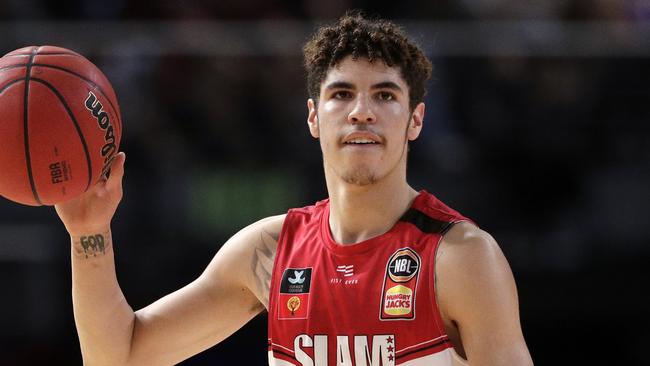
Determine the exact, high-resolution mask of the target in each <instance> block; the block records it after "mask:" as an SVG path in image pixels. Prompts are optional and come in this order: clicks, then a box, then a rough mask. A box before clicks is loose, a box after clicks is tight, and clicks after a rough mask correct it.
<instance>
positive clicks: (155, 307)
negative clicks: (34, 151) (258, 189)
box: [56, 154, 284, 366]
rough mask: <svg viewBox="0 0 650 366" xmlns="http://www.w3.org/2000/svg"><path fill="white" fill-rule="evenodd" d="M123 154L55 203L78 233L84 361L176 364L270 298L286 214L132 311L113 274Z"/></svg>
mask: <svg viewBox="0 0 650 366" xmlns="http://www.w3.org/2000/svg"><path fill="white" fill-rule="evenodd" d="M124 159H125V157H124V155H123V154H120V155H118V156H117V157H116V159H115V160H114V162H113V163H112V167H111V177H110V178H109V179H108V180H107V181H104V182H100V183H98V184H97V185H96V186H95V187H93V188H92V189H91V190H90V191H89V192H87V193H86V194H84V195H82V196H81V197H79V198H78V199H75V200H73V201H71V202H67V203H65V204H61V205H57V207H56V209H57V213H58V214H59V216H60V217H61V219H62V221H63V222H64V224H65V226H66V229H67V230H68V232H69V233H70V235H71V238H72V270H73V273H72V279H73V305H74V315H75V322H76V325H77V331H78V334H79V340H80V344H81V350H82V354H83V359H84V364H87V365H91V366H94V365H173V364H176V363H178V362H180V361H181V360H183V359H186V358H188V357H191V356H192V355H194V354H196V353H199V352H201V351H202V350H204V349H206V348H209V347H210V346H212V345H214V344H216V343H218V342H220V341H221V340H223V339H224V338H226V337H228V336H229V335H230V334H232V333H233V332H234V331H236V330H237V329H239V328H240V327H241V326H242V325H244V324H245V323H246V322H248V321H249V320H250V319H251V318H253V317H254V316H255V315H256V314H258V313H259V312H260V311H261V310H262V309H263V308H264V306H263V305H262V304H267V303H268V287H269V283H270V277H271V269H272V267H273V258H274V256H275V251H276V247H277V238H278V236H279V232H280V230H281V227H282V223H283V221H284V216H276V217H272V218H268V219H265V220H261V221H259V222H257V223H255V224H252V225H250V226H249V227H247V228H245V229H243V230H241V231H240V232H239V233H237V234H236V235H235V236H233V237H232V238H231V239H230V240H228V242H226V244H225V245H224V246H223V247H222V248H221V249H220V250H219V252H218V253H217V254H216V255H215V257H214V259H213V260H212V262H211V263H210V264H209V265H208V267H207V268H206V270H205V271H204V273H203V274H202V275H201V276H200V277H199V278H198V279H196V280H195V281H193V282H192V283H190V284H189V285H187V286H185V287H183V288H181V289H180V290H178V291H176V292H174V293H172V294H170V295H167V296H165V297H163V298H162V299H160V300H158V301H156V302H154V303H153V304H151V305H149V306H147V307H145V308H144V309H142V310H139V311H137V312H133V310H132V308H131V307H130V306H129V304H128V303H127V301H126V299H125V298H124V295H123V294H122V291H121V289H120V286H119V284H118V281H117V278H116V275H115V263H114V259H113V242H112V238H111V234H110V221H111V219H112V217H113V214H114V212H115V210H116V208H117V205H118V204H119V202H120V200H121V198H122V183H121V181H122V176H123V174H124Z"/></svg>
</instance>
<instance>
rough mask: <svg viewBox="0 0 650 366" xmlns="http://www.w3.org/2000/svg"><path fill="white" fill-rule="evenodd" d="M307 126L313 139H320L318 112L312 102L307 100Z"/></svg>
mask: <svg viewBox="0 0 650 366" xmlns="http://www.w3.org/2000/svg"><path fill="white" fill-rule="evenodd" d="M307 112H308V113H309V114H308V115H307V125H308V126H309V132H310V133H311V135H312V136H313V137H314V138H318V137H320V131H319V129H318V111H317V109H316V103H314V100H313V99H311V98H309V99H308V100H307Z"/></svg>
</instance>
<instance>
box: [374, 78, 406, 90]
mask: <svg viewBox="0 0 650 366" xmlns="http://www.w3.org/2000/svg"><path fill="white" fill-rule="evenodd" d="M372 89H391V90H395V91H399V92H401V91H402V88H401V87H400V86H399V85H397V83H394V82H392V81H383V82H381V83H377V84H373V85H372Z"/></svg>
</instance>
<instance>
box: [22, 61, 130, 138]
mask: <svg viewBox="0 0 650 366" xmlns="http://www.w3.org/2000/svg"><path fill="white" fill-rule="evenodd" d="M34 66H38V67H47V68H50V69H55V70H61V71H64V72H67V73H69V74H72V75H74V76H76V77H78V78H79V79H81V80H83V81H85V82H87V83H88V84H90V85H92V86H93V87H94V88H96V89H97V90H99V92H100V93H101V94H102V96H104V98H105V99H106V100H107V101H108V104H110V106H111V109H112V110H113V114H114V115H115V117H117V123H118V124H119V128H120V135H121V134H122V116H121V115H120V113H118V111H117V109H116V108H115V106H114V105H113V102H111V98H109V97H107V96H106V93H105V92H104V90H103V89H102V88H100V87H99V85H97V84H96V83H95V82H93V81H92V80H90V79H88V78H86V77H84V76H83V75H80V74H78V73H76V72H74V71H72V70H70V69H66V68H65V67H61V66H55V65H48V64H38V63H36V64H34Z"/></svg>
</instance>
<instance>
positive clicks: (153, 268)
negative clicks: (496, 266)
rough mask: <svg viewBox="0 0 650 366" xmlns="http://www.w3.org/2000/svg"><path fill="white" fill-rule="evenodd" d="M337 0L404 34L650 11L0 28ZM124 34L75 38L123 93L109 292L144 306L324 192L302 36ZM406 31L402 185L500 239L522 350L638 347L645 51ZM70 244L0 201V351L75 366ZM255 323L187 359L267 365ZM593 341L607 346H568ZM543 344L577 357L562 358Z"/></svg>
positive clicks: (601, 5) (612, 356)
mask: <svg viewBox="0 0 650 366" xmlns="http://www.w3.org/2000/svg"><path fill="white" fill-rule="evenodd" d="M348 8H364V9H367V10H368V12H369V13H376V14H379V15H382V16H385V17H389V18H391V19H397V20H400V21H401V22H402V24H404V25H405V28H406V30H407V32H409V31H413V29H415V28H416V27H415V26H414V27H409V24H417V25H418V26H421V25H422V24H429V23H431V24H436V23H438V22H444V23H453V24H458V25H461V26H462V25H463V24H465V23H464V22H466V23H467V24H472V22H476V21H490V22H495V24H499V22H509V21H521V22H524V23H525V22H531V23H534V22H538V21H547V22H549V21H550V22H555V23H559V24H575V23H576V22H579V23H584V22H587V23H589V24H594V25H598V24H605V25H606V24H610V23H612V22H613V23H620V24H635V25H636V27H635V28H634V29H647V28H648V26H650V1H647V0H629V1H614V0H572V1H560V0H549V1H530V0H526V1H513V0H462V1H451V0H441V1H413V2H410V1H404V2H396V1H394V2H371V1H352V0H347V1H346V0H331V1H318V0H309V1H304V2H301V3H299V4H295V3H294V2H290V1H280V0H268V1H259V0H257V1H253V0H248V1H237V2H222V1H196V2H192V4H188V3H185V2H177V1H169V0H162V1H157V2H145V1H126V0H117V1H111V2H99V1H93V0H76V1H69V2H59V3H56V2H48V1H43V0H0V27H9V28H10V27H11V25H12V24H14V23H15V22H36V23H33V24H37V22H39V21H47V22H54V23H55V24H59V23H57V22H61V23H60V24H68V23H69V24H73V25H74V24H75V22H77V21H83V22H87V21H94V20H97V21H102V22H107V23H106V24H107V25H109V24H110V25H111V26H115V24H117V26H118V27H119V26H120V25H119V24H124V26H125V27H126V26H128V25H132V24H136V23H139V22H144V23H146V22H150V21H160V20H165V21H190V22H191V21H207V22H215V23H218V24H222V25H224V26H225V27H228V25H229V24H237V26H238V27H246V26H247V25H251V26H252V25H254V24H255V23H257V22H260V21H267V20H273V21H278V22H280V24H284V23H282V22H286V24H287V26H293V25H294V23H292V22H296V21H297V22H301V23H300V24H306V25H307V30H309V29H312V26H313V24H315V23H318V22H322V21H326V20H328V19H333V18H336V17H338V16H339V15H340V14H342V13H343V12H344V11H345V9H348ZM122 21H124V23H121V22H122ZM229 22H233V23H229ZM26 24H32V23H26ZM102 24H103V23H102ZM301 29H302V28H301ZM593 29H594V31H600V30H606V29H608V28H606V27H604V26H603V27H602V28H599V27H597V26H596V27H594V28H593ZM120 34H121V35H122V36H125V35H128V34H129V33H128V32H125V33H120ZM307 34H308V33H305V34H304V35H303V34H301V36H304V37H306V36H307ZM130 36H131V37H132V39H131V40H128V41H127V42H125V43H126V44H129V48H127V49H126V51H124V52H121V53H119V54H116V55H110V54H107V53H106V52H101V44H99V45H96V47H94V48H88V49H80V50H78V51H80V52H82V53H84V54H86V55H87V56H88V57H89V58H90V59H91V60H92V61H94V62H96V63H97V64H98V65H99V66H100V67H101V68H102V69H103V70H104V71H105V73H106V74H107V76H108V77H109V79H110V80H111V81H112V82H113V85H114V87H115V90H116V92H117V94H118V98H119V101H120V105H121V109H122V115H123V120H124V126H125V133H124V136H123V144H122V150H124V151H126V153H127V162H126V166H127V167H126V176H125V182H124V184H125V197H124V200H123V202H122V205H121V207H120V209H119V211H118V214H117V216H116V218H115V221H114V227H113V231H114V234H113V235H114V238H115V241H116V244H115V246H116V253H117V266H118V276H119V277H120V280H121V283H122V288H123V289H124V292H125V293H126V295H127V299H129V300H130V302H131V304H132V306H133V307H134V308H139V307H142V306H145V305H146V304H148V303H150V302H151V301H153V300H155V299H157V298H158V297H160V296H162V295H164V294H165V293H168V292H170V291H173V290H174V289H176V288H178V287H180V286H182V285H184V284H185V283H187V282H189V281H191V280H192V279H193V278H195V277H196V276H197V275H199V274H200V273H201V271H202V269H203V268H204V267H205V265H207V263H208V262H209V260H210V259H211V257H212V256H213V255H214V252H215V251H216V250H218V248H219V247H220V245H221V243H223V241H224V240H225V239H227V238H228V237H229V236H230V235H232V234H233V233H234V232H235V231H236V230H238V229H240V228H241V227H243V226H244V225H246V224H248V223H251V222H253V221H255V220H257V219H259V218H262V217H264V216H267V215H271V214H278V213H282V212H284V211H286V210H287V209H288V208H290V207H296V206H303V205H308V204H311V203H313V202H315V201H316V200H320V199H322V198H325V197H326V195H327V192H326V189H325V184H324V177H323V173H322V161H321V157H320V150H319V146H318V142H317V141H316V140H313V139H312V138H311V137H310V136H309V133H308V130H307V128H306V116H307V113H306V99H307V97H308V96H307V93H306V86H305V81H304V73H303V70H302V66H301V62H302V60H301V57H300V52H299V51H300V50H299V48H297V49H295V50H292V51H291V52H276V53H273V52H271V53H262V54H260V55H255V54H254V53H253V54H252V55H246V54H241V55H220V54H211V53H209V52H206V53H202V54H192V53H189V52H182V53H179V54H175V53H174V50H168V51H167V52H165V53H164V54H158V55H156V54H146V53H145V54H140V53H138V48H139V47H143V48H146V47H147V45H146V44H143V42H139V41H138V37H139V35H138V34H137V33H133V34H131V35H130ZM209 36H210V35H206V37H209ZM415 36H416V37H417V36H418V35H417V34H415ZM516 36H517V35H513V37H516ZM606 36H607V35H605V34H594V35H593V38H594V39H598V38H599V37H606ZM3 37H5V40H4V41H0V44H2V45H3V48H5V49H4V51H2V52H3V53H5V52H9V51H11V50H12V49H14V48H18V47H21V46H24V44H12V43H11V40H12V39H23V38H21V36H20V35H15V34H14V35H11V34H6V35H3ZM104 37H106V35H104ZM35 39H37V40H42V39H43V35H38V37H36V38H35ZM494 41H495V42H496V43H497V44H498V41H499V40H494ZM420 42H421V43H422V46H423V47H424V48H425V49H426V50H428V51H429V52H430V56H431V58H432V61H433V63H434V68H435V71H434V79H433V80H432V81H431V83H430V86H429V91H428V94H427V97H426V104H427V109H426V118H425V127H424V130H423V134H422V135H421V137H420V138H419V139H418V140H417V141H415V142H414V143H413V144H412V145H411V150H410V157H409V159H410V161H409V180H410V182H411V184H412V185H413V186H414V187H415V188H418V189H426V190H428V191H430V192H432V193H434V194H436V195H437V196H438V197H439V198H441V199H442V200H443V201H444V202H446V203H448V204H449V205H451V206H452V207H454V208H456V209H458V210H459V211H460V212H462V213H463V214H465V215H467V216H469V217H471V218H472V219H474V220H475V221H476V222H477V223H478V224H479V225H480V226H482V227H483V228H484V229H486V230H487V231H489V232H490V233H492V234H493V235H494V236H495V237H496V239H497V241H498V242H499V243H500V245H501V247H502V248H503V250H504V252H505V254H506V256H507V257H508V259H509V261H510V263H511V266H512V267H513V271H514V273H515V277H516V279H517V281H518V284H519V291H520V301H521V307H522V324H523V326H524V333H525V335H526V337H527V340H528V341H529V346H530V349H531V353H532V355H533V358H534V359H535V361H537V362H536V363H538V364H541V365H543V364H560V362H559V361H558V360H572V361H576V362H579V361H584V362H586V363H590V364H601V362H602V364H611V363H612V362H614V361H616V362H620V363H621V364H623V363H626V362H627V363H629V364H641V363H643V361H642V360H643V357H645V353H644V351H643V350H644V347H645V344H647V342H649V341H650V331H648V329H650V326H649V325H650V324H649V320H650V317H648V315H647V305H648V297H649V296H648V295H647V294H645V292H644V291H641V290H642V288H645V286H646V285H647V281H648V277H649V276H648V274H647V273H646V271H645V267H646V266H647V264H646V263H647V262H648V260H649V259H650V249H649V248H650V246H649V244H650V225H649V224H650V222H649V220H648V213H647V211H648V207H650V193H649V192H648V187H650V164H649V162H650V127H649V125H648V122H650V108H648V106H650V72H649V71H648V70H649V68H650V59H649V58H648V57H632V56H630V55H629V54H627V55H617V54H616V53H615V52H614V53H612V52H610V53H607V54H606V55H605V56H603V55H601V54H596V55H593V56H590V55H579V56H576V55H574V54H570V53H569V54H568V55H562V54H553V55H544V54H540V53H539V52H533V51H532V50H531V52H530V53H527V50H525V49H524V50H523V51H522V52H520V53H519V54H517V55H508V54H503V53H499V52H495V53H494V54H491V53H490V52H489V51H488V52H482V53H481V54H477V55H471V54H467V55H457V54H446V53H445V52H443V51H440V50H439V49H436V40H433V39H428V38H420ZM444 42H446V43H450V42H451V43H453V42H454V40H449V39H446V40H444ZM251 43H252V44H254V42H251ZM75 44H76V43H75V41H74V40H71V46H70V47H72V45H75ZM62 46H64V47H65V46H66V45H65V44H63V45H62ZM478 46H479V45H477V47H478ZM260 47H264V45H260ZM628 47H631V48H632V49H634V47H635V44H634V43H633V42H632V43H631V44H630V45H628ZM639 47H641V46H639ZM639 51H640V52H639V53H641V54H643V52H647V51H643V50H639ZM0 123H1V121H0ZM67 250H68V247H67V237H66V235H65V232H64V230H63V228H62V225H60V223H59V222H58V221H57V219H56V216H55V215H54V213H53V210H51V209H47V208H40V209H35V208H27V207H20V206H18V205H15V204H11V203H9V202H7V201H0V286H2V287H1V288H2V290H3V291H4V292H5V293H12V296H5V297H4V302H3V305H2V306H0V309H3V311H2V312H0V314H2V315H0V329H2V332H0V350H2V348H3V347H8V348H7V350H3V352H2V354H5V355H8V356H7V357H8V360H11V361H7V362H8V363H6V364H33V362H40V361H41V360H44V359H48V358H49V359H54V360H59V361H60V362H65V363H67V364H80V361H79V351H78V345H77V344H76V338H75V337H76V336H75V333H74V328H73V325H74V323H73V319H72V315H71V312H72V308H71V301H70V300H69V267H68V266H67V261H68V259H67V255H68V252H67ZM621 313H625V315H624V317H623V318H621V315H620V314H621ZM264 325H265V323H264V319H263V318H260V319H257V320H256V321H255V323H254V324H253V326H252V327H249V328H247V330H244V336H240V337H239V338H234V340H231V341H229V342H232V343H231V344H227V345H225V346H220V348H218V349H217V350H216V351H212V353H207V354H206V355H202V356H199V357H198V358H196V359H195V360H190V361H188V362H187V364H188V365H203V364H208V363H209V364H212V365H221V364H223V365H227V364H233V363H232V362H233V361H232V360H234V359H235V357H241V352H244V351H242V349H244V348H249V349H251V350H254V352H251V351H246V352H248V356H250V357H251V361H249V362H250V364H254V363H258V364H262V363H263V362H264V359H265V357H266V353H265V342H266V336H265V333H264V332H265V330H264ZM613 334H617V336H616V337H615V338H616V340H610V339H609V338H610V337H612V335H613ZM245 337H248V338H245ZM605 337H608V342H610V345H609V346H608V347H609V348H611V349H614V350H616V352H614V351H611V352H610V351H601V352H600V353H598V354H595V353H593V354H587V353H586V352H585V351H583V352H578V351H577V349H583V350H587V349H593V347H594V343H595V342H601V341H602V340H603V338H605ZM558 347H559V348H566V349H569V350H570V351H568V352H569V353H571V351H574V352H573V353H574V354H570V355H568V356H566V357H565V358H560V357H559V355H558V352H557V350H556V349H557V348H558ZM34 350H39V352H34ZM559 354H564V351H561V352H559ZM26 360H29V361H26ZM30 362H32V363H30ZM244 363H246V362H244ZM4 364H5V363H3V360H2V359H1V357H0V365H4ZM246 364H248V363H246Z"/></svg>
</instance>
